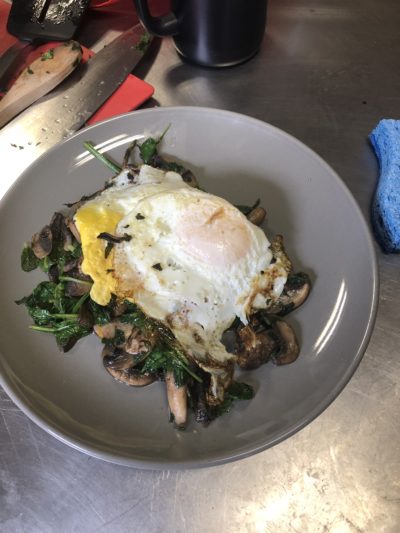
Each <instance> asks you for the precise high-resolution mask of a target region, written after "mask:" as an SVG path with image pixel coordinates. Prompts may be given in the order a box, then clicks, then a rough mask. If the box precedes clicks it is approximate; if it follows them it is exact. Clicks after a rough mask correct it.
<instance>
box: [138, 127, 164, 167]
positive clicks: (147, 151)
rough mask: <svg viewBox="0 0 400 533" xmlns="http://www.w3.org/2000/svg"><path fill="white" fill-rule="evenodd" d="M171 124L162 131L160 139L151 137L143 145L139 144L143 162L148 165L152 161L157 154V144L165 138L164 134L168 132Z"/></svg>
mask: <svg viewBox="0 0 400 533" xmlns="http://www.w3.org/2000/svg"><path fill="white" fill-rule="evenodd" d="M170 126H171V124H169V125H168V126H167V128H165V130H164V131H163V132H162V134H161V135H160V137H158V139H154V138H153V137H149V138H148V139H146V140H145V141H144V142H143V143H142V144H141V145H139V154H140V157H141V158H142V161H143V163H145V164H146V165H148V164H149V163H150V162H151V160H152V158H153V157H154V156H156V155H157V146H158V145H159V144H160V142H161V141H162V140H163V138H164V135H165V134H166V133H167V131H168V130H169V128H170Z"/></svg>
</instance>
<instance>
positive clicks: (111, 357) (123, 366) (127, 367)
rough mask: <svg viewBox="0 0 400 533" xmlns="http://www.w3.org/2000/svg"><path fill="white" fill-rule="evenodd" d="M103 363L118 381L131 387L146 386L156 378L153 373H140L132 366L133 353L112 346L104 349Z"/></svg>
mask: <svg viewBox="0 0 400 533" xmlns="http://www.w3.org/2000/svg"><path fill="white" fill-rule="evenodd" d="M103 364H104V367H105V369H106V370H107V372H108V373H109V374H110V375H111V376H112V377H113V378H114V379H115V380H117V381H119V382H121V383H124V384H125V385H129V386H130V387H145V386H146V385H150V383H153V381H155V380H156V377H155V376H153V375H152V374H140V373H139V372H138V371H137V370H135V369H134V368H133V367H132V355H130V354H127V353H123V352H122V351H116V352H113V351H112V348H110V347H109V346H105V348H104V349H103Z"/></svg>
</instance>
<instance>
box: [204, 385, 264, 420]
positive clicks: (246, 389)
mask: <svg viewBox="0 0 400 533" xmlns="http://www.w3.org/2000/svg"><path fill="white" fill-rule="evenodd" d="M252 398H254V390H253V387H251V385H248V384H247V383H239V382H237V381H234V382H233V383H232V385H230V387H229V388H228V389H227V390H226V391H225V397H224V401H223V402H222V404H221V405H217V406H216V407H211V408H210V415H211V418H218V417H219V416H222V415H223V414H225V413H228V412H229V411H230V409H231V407H232V405H233V402H234V401H235V400H251V399H252Z"/></svg>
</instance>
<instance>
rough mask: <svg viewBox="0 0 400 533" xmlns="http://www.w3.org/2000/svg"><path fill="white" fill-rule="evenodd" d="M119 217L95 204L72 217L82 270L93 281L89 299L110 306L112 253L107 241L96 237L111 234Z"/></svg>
mask: <svg viewBox="0 0 400 533" xmlns="http://www.w3.org/2000/svg"><path fill="white" fill-rule="evenodd" d="M122 217H123V213H122V212H120V211H118V210H112V209H110V208H109V207H106V206H101V205H98V204H97V205H93V204H87V205H84V206H83V207H81V208H80V209H79V210H78V211H77V213H76V215H75V224H76V227H77V229H78V231H79V234H80V236H81V242H82V253H83V257H84V259H83V262H82V271H83V272H84V273H85V274H87V275H88V276H90V277H91V278H92V280H93V286H92V288H91V290H90V297H91V298H92V300H94V301H95V302H97V303H98V304H100V305H107V304H108V303H109V301H110V298H111V294H112V293H113V292H115V280H114V277H113V276H112V268H113V264H112V263H113V253H114V252H113V250H112V249H111V250H109V248H107V241H106V240H104V239H99V238H98V236H99V234H100V233H103V232H105V233H110V234H111V235H113V234H114V233H115V228H116V226H117V224H118V222H119V221H120V220H121V218H122ZM106 256H107V257H106Z"/></svg>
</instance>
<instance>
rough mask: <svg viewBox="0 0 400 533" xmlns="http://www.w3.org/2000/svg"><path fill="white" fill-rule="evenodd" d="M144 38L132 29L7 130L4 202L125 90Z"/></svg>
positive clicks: (1, 185) (3, 137) (0, 138)
mask: <svg viewBox="0 0 400 533" xmlns="http://www.w3.org/2000/svg"><path fill="white" fill-rule="evenodd" d="M144 35H145V32H144V30H143V28H142V27H141V26H140V25H137V26H135V27H133V28H131V29H129V30H126V31H125V32H124V33H122V34H121V35H120V36H119V37H117V38H116V39H115V40H114V41H113V42H111V43H110V44H109V45H107V46H106V47H104V48H103V49H102V50H101V51H100V52H98V53H97V54H96V55H95V56H94V57H93V58H91V59H90V60H89V62H88V63H85V64H82V65H80V66H79V67H78V68H77V69H76V70H75V72H74V73H73V74H71V76H69V77H68V78H67V79H66V80H65V81H64V82H63V83H61V84H60V85H59V87H58V88H57V90H55V91H53V92H52V93H51V94H50V95H48V96H47V97H45V98H42V99H41V100H39V101H38V102H37V103H35V104H34V105H32V106H31V107H29V109H27V110H26V111H24V112H23V113H22V114H21V115H19V116H18V117H17V118H15V119H14V120H13V121H12V122H10V123H9V124H8V125H7V126H5V127H4V128H3V129H2V130H1V132H0V153H1V154H2V156H3V157H6V158H10V161H11V160H12V164H8V165H7V172H6V173H4V174H3V176H2V180H1V182H0V197H1V196H2V195H3V194H4V192H5V191H6V190H7V188H8V187H9V186H10V185H11V184H12V183H13V182H14V181H15V179H16V178H17V177H18V176H19V175H20V173H21V171H22V170H23V169H25V168H26V167H27V166H28V165H29V164H30V163H32V162H33V161H34V160H35V159H36V158H37V157H38V156H39V155H41V154H42V153H44V152H45V151H46V150H48V149H49V148H50V147H51V146H54V145H55V144H57V143H58V142H60V141H62V140H63V139H66V138H67V137H69V136H70V135H72V133H74V132H75V131H77V130H78V129H79V128H80V127H81V126H82V125H83V124H84V123H85V122H86V121H87V120H88V119H89V118H90V117H91V116H92V115H93V113H94V112H95V111H97V109H98V108H99V107H100V106H101V105H102V104H103V103H104V102H105V101H106V100H107V98H108V97H109V96H110V95H111V94H112V93H113V92H114V91H115V90H116V89H117V88H118V87H119V86H120V85H121V83H122V82H123V81H124V80H125V78H126V77H127V75H128V74H129V73H130V72H131V70H132V69H133V68H134V67H135V66H136V64H137V63H138V62H139V61H140V60H141V59H142V57H143V49H142V47H141V46H139V45H140V44H141V42H142V41H141V40H142V38H143V36H144ZM16 151H18V157H17V158H15V157H13V156H15V153H16Z"/></svg>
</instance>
